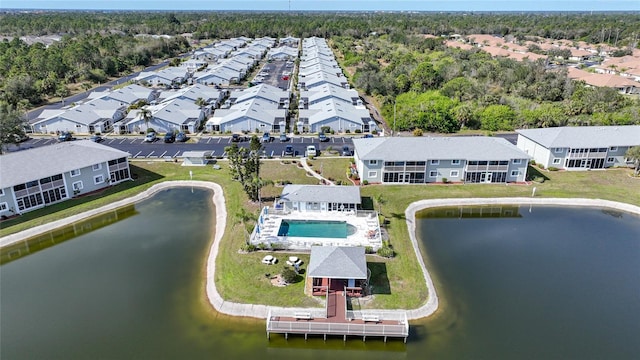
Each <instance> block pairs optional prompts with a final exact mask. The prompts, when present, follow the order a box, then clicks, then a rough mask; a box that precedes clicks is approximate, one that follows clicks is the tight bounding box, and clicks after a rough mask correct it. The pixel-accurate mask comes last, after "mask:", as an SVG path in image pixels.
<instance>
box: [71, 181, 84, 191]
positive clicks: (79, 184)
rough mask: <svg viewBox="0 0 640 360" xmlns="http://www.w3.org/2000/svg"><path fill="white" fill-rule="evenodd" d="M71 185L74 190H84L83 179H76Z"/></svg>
mask: <svg viewBox="0 0 640 360" xmlns="http://www.w3.org/2000/svg"><path fill="white" fill-rule="evenodd" d="M71 187H72V188H73V191H80V190H82V188H83V186H82V181H76V182H74V183H73V184H71Z"/></svg>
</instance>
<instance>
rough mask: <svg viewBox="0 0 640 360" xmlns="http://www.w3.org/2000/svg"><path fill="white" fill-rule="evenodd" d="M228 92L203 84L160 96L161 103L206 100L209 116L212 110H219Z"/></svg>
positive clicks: (206, 113)
mask: <svg viewBox="0 0 640 360" xmlns="http://www.w3.org/2000/svg"><path fill="white" fill-rule="evenodd" d="M226 93H227V91H226V90H218V89H215V88H212V87H208V86H205V85H201V84H195V85H192V86H188V87H186V88H182V89H178V90H167V91H162V92H161V93H160V94H159V95H158V101H159V102H166V101H171V100H175V99H181V100H187V101H193V103H194V104H195V102H196V101H198V99H202V100H204V101H205V102H206V103H207V104H209V106H207V107H205V115H209V112H210V109H211V108H217V107H219V106H220V104H221V103H222V99H224V97H225V95H226Z"/></svg>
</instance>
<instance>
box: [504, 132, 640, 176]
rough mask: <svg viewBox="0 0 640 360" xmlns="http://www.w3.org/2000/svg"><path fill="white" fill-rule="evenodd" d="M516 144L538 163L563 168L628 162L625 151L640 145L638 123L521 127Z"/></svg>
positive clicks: (613, 164)
mask: <svg viewBox="0 0 640 360" xmlns="http://www.w3.org/2000/svg"><path fill="white" fill-rule="evenodd" d="M516 132H517V133H518V148H519V149H521V150H522V151H524V152H525V153H527V154H529V155H530V156H532V157H533V160H535V162H536V163H537V164H540V165H542V166H544V167H545V168H548V167H555V168H558V169H566V170H589V169H603V168H608V167H614V166H627V165H629V164H630V161H629V160H628V159H626V158H625V153H626V152H627V150H628V149H629V148H630V147H633V146H640V125H627V126H578V127H556V128H545V129H522V130H516Z"/></svg>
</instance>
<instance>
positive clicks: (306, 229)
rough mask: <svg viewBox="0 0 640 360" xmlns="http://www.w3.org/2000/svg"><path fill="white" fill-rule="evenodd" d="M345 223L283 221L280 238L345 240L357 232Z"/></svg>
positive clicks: (279, 231)
mask: <svg viewBox="0 0 640 360" xmlns="http://www.w3.org/2000/svg"><path fill="white" fill-rule="evenodd" d="M356 230H357V229H356V228H355V227H354V226H353V225H349V224H347V223H346V222H345V221H330V220H282V223H280V229H278V236H296V237H317V238H335V239H345V238H346V237H347V236H348V235H352V234H354V233H355V232H356Z"/></svg>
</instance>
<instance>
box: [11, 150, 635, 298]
mask: <svg viewBox="0 0 640 360" xmlns="http://www.w3.org/2000/svg"><path fill="white" fill-rule="evenodd" d="M348 161H349V160H348V159H346V158H333V159H327V158H316V159H314V160H312V161H311V163H312V166H313V168H314V169H319V168H320V167H321V168H322V172H323V173H324V174H325V175H326V176H329V177H333V178H335V179H343V180H346V177H345V175H344V174H345V172H346V167H347V165H348ZM219 163H220V165H221V166H222V169H221V170H214V169H212V167H210V166H207V167H182V166H180V164H179V163H178V164H176V163H169V162H161V161H133V162H132V166H131V169H132V174H134V175H135V177H136V180H135V181H131V182H126V183H124V184H119V185H117V186H114V187H113V188H110V189H107V190H105V191H103V192H100V193H97V194H93V195H90V196H85V197H82V198H78V199H72V200H70V201H66V202H63V203H61V204H56V205H54V206H50V207H47V208H45V209H41V210H38V211H34V212H30V213H27V214H25V215H23V216H21V217H19V218H16V219H13V220H11V221H5V222H3V223H2V229H1V230H0V236H4V235H7V234H10V233H14V232H17V231H20V230H23V229H26V228H29V227H33V226H37V225H39V224H42V223H46V222H50V221H53V220H57V219H61V218H64V217H67V216H70V215H73V214H77V213H80V212H82V211H85V210H86V209H89V208H96V207H99V206H101V205H104V204H107V203H110V202H113V201H115V200H118V199H122V198H125V197H128V196H131V195H132V194H135V193H138V192H140V191H142V190H144V189H147V188H148V187H150V186H151V185H152V184H154V183H157V182H161V181H166V180H186V179H188V178H189V171H192V172H193V179H194V180H203V181H213V182H216V183H218V184H220V185H221V186H222V187H223V189H224V191H225V198H226V205H227V213H228V219H227V231H226V234H225V235H224V237H223V240H222V243H221V246H220V253H219V255H218V262H217V271H216V284H217V287H218V291H219V292H220V294H221V295H222V297H223V298H225V299H226V300H229V301H236V302H242V303H256V304H258V303H260V304H268V305H277V306H313V305H314V304H315V305H318V302H317V301H316V300H314V299H312V298H309V297H306V296H304V295H303V286H304V281H300V282H299V283H297V284H294V285H291V286H287V287H275V286H272V285H271V283H270V281H269V279H268V278H267V276H266V274H270V275H274V274H277V273H279V272H280V271H281V270H282V267H283V266H284V261H285V260H286V258H287V257H288V256H289V254H287V253H284V252H269V253H267V252H255V253H249V254H242V253H239V251H238V250H239V249H240V248H241V246H242V245H243V243H244V242H245V240H246V239H247V237H248V232H249V231H250V230H251V229H252V226H253V225H252V224H251V223H249V224H243V223H242V222H241V216H239V214H240V211H241V209H245V210H246V211H248V212H250V213H253V214H257V213H258V208H259V207H258V204H255V203H251V202H249V201H248V199H247V197H246V195H245V194H244V193H243V191H242V189H241V187H240V186H239V184H238V183H237V182H234V181H231V180H230V178H229V172H228V170H227V169H228V167H227V164H226V162H224V161H220V162H219ZM320 165H321V166H320ZM262 169H263V170H262V175H263V177H265V178H267V179H270V180H272V181H274V182H277V181H279V180H288V181H291V182H293V183H305V184H317V183H318V182H317V180H316V179H314V178H311V177H309V176H307V174H306V173H305V171H304V170H302V169H301V168H299V167H298V166H297V164H296V163H293V162H292V161H291V160H288V163H287V161H280V160H267V161H264V163H263V166H262ZM542 174H543V175H544V176H546V177H547V178H548V180H546V181H545V182H544V183H536V184H533V185H504V184H502V185H492V184H481V185H457V184H448V185H368V186H364V187H362V195H363V197H365V198H366V199H365V200H369V201H368V202H369V203H371V201H370V199H373V198H375V197H376V196H377V195H378V194H380V193H381V194H382V196H383V198H384V199H385V200H386V202H385V204H384V205H383V206H382V214H383V215H384V216H385V217H386V218H387V219H388V220H389V225H388V231H389V235H390V238H391V243H392V245H393V248H394V249H395V250H396V252H397V254H398V255H397V257H396V258H394V259H390V260H388V259H382V258H379V257H377V256H369V257H368V262H369V267H370V269H371V270H372V273H373V274H374V275H376V276H375V278H374V279H372V282H373V284H374V289H377V291H378V292H379V294H378V295H376V296H375V299H374V301H372V302H371V303H369V304H367V305H366V306H367V307H382V308H405V309H408V308H415V307H418V306H419V305H421V304H422V303H423V302H424V301H425V300H426V298H427V292H426V286H425V285H424V282H423V280H422V273H421V271H420V268H419V266H418V263H417V261H416V259H415V254H414V251H413V248H412V247H411V244H410V242H409V236H408V232H407V227H406V223H405V219H404V211H405V209H406V207H407V206H408V205H409V204H410V203H411V202H414V201H417V200H421V199H431V198H463V197H514V196H525V197H526V196H531V191H532V189H533V187H534V186H535V187H536V197H584V198H600V199H608V200H614V201H621V202H626V203H630V204H634V205H640V179H634V178H632V177H631V176H630V175H631V171H630V170H627V169H614V170H607V171H588V172H564V171H562V172H543V173H542ZM281 190H282V188H281V187H279V186H276V185H271V186H268V187H266V188H265V189H263V191H262V195H263V197H265V198H268V197H274V196H277V195H279V193H280V191H281ZM367 198H368V199H367ZM376 208H377V206H376ZM266 254H273V255H274V256H276V257H277V258H279V259H280V262H279V264H277V265H271V266H269V265H264V264H262V263H260V259H262V257H263V256H264V255H266ZM207 255H208V254H202V256H203V258H204V257H206V256H207ZM298 256H299V257H300V258H302V259H303V260H304V262H305V266H303V268H306V264H308V262H309V258H308V254H302V255H298ZM202 273H203V281H204V270H203V272H202Z"/></svg>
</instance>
